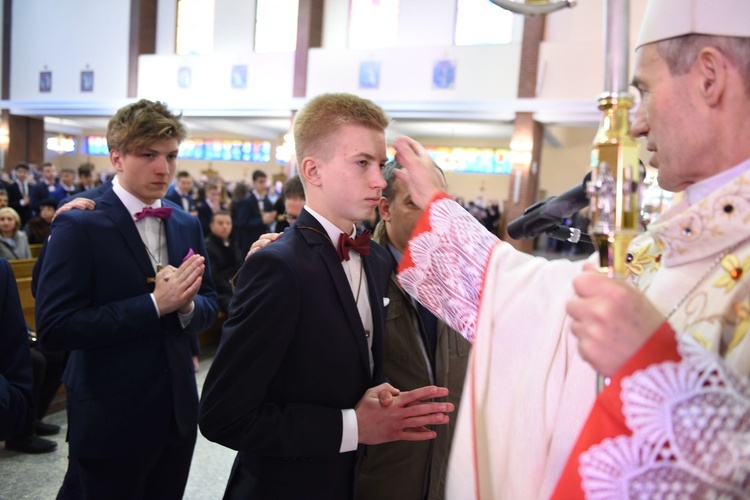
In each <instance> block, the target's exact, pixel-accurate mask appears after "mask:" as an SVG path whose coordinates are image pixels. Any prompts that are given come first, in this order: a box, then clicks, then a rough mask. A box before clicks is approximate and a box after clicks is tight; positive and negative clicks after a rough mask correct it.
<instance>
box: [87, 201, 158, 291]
mask: <svg viewBox="0 0 750 500" xmlns="http://www.w3.org/2000/svg"><path fill="white" fill-rule="evenodd" d="M97 203H98V204H99V205H100V206H101V207H102V210H104V211H105V213H106V214H107V217H109V219H110V220H111V221H112V222H113V223H114V225H115V227H117V229H118V230H119V231H120V233H122V236H123V239H124V240H125V244H126V246H127V247H128V248H129V249H130V252H131V253H132V254H133V258H134V259H135V261H136V262H137V263H138V266H139V267H140V268H141V270H142V271H143V274H144V275H145V276H147V277H149V276H153V275H154V266H153V265H152V264H151V260H150V258H149V256H148V252H146V247H144V246H143V240H142V239H141V234H140V233H139V232H138V229H136V227H135V222H134V221H133V218H132V217H131V216H130V213H129V212H128V210H127V209H126V208H125V205H123V204H122V202H121V201H120V198H118V197H117V195H116V194H115V192H114V191H113V190H110V191H108V192H106V193H104V194H103V195H102V196H101V198H99V200H98V201H97Z"/></svg>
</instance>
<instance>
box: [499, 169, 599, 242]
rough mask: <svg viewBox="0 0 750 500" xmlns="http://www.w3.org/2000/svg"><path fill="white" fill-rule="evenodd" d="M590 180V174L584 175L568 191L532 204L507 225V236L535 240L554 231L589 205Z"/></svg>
mask: <svg viewBox="0 0 750 500" xmlns="http://www.w3.org/2000/svg"><path fill="white" fill-rule="evenodd" d="M590 180H591V172H589V173H588V174H586V177H584V178H583V182H582V183H581V184H579V185H577V186H575V187H574V188H571V189H568V190H567V191H565V192H564V193H563V194H561V195H559V196H551V197H549V198H547V199H546V200H543V201H540V202H537V203H534V204H533V205H531V206H530V207H528V208H527V209H526V210H525V211H524V212H523V215H522V216H520V217H519V218H517V219H515V220H513V221H511V222H510V223H509V224H508V235H509V236H510V237H511V238H513V239H514V240H520V239H522V238H536V237H537V236H539V235H540V234H542V233H546V232H548V231H551V230H554V229H555V228H557V226H558V225H560V224H561V223H562V221H563V219H567V218H568V217H572V216H573V214H575V213H576V212H578V211H579V210H581V209H582V208H584V207H585V206H586V205H588V204H589V198H588V195H587V194H586V184H588V182H589V181H590Z"/></svg>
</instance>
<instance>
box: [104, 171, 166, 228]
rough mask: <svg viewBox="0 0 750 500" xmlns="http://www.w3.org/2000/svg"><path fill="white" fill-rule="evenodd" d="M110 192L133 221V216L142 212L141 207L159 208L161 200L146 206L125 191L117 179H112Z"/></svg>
mask: <svg viewBox="0 0 750 500" xmlns="http://www.w3.org/2000/svg"><path fill="white" fill-rule="evenodd" d="M112 190H113V191H114V192H115V194H116V195H117V197H118V198H120V201H121V202H122V204H123V205H125V208H126V209H127V210H128V212H129V213H130V216H131V217H133V220H135V214H137V213H138V212H140V211H141V210H143V207H147V206H148V207H152V208H160V207H161V200H156V201H154V202H153V203H152V204H151V205H146V204H145V203H143V202H142V201H141V200H139V199H138V198H136V197H135V196H134V195H132V194H130V193H129V192H128V191H126V190H125V188H124V187H122V186H121V185H120V183H119V182H117V177H115V178H114V179H112Z"/></svg>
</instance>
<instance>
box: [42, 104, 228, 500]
mask: <svg viewBox="0 0 750 500" xmlns="http://www.w3.org/2000/svg"><path fill="white" fill-rule="evenodd" d="M185 135H186V130H185V128H184V126H183V125H182V124H181V123H180V121H179V117H177V116H175V115H174V114H172V113H171V112H170V111H169V110H168V109H167V108H166V106H165V105H164V104H162V103H159V102H151V101H147V100H145V99H143V100H141V101H139V102H137V103H134V104H131V105H128V106H126V107H124V108H122V109H120V110H119V111H118V112H117V114H116V115H115V116H114V117H113V118H112V120H110V123H109V126H108V129H107V143H108V145H109V149H110V161H111V162H112V165H113V166H114V168H115V170H116V171H117V173H118V175H117V179H118V183H117V185H114V186H113V187H112V189H110V190H107V191H105V192H104V194H102V195H101V196H100V197H99V198H98V199H97V200H96V208H95V209H93V210H70V211H67V212H64V213H61V214H59V215H58V216H57V217H56V218H55V221H54V223H53V228H52V233H51V234H52V235H51V237H50V239H49V241H48V245H47V250H46V256H45V259H44V263H43V264H42V270H41V275H40V277H39V284H38V289H37V302H36V316H37V333H38V335H39V337H40V341H41V343H42V346H43V347H45V348H47V349H52V350H69V351H71V352H70V360H69V362H68V366H67V367H66V370H65V374H64V376H63V380H64V382H65V385H66V388H67V399H68V405H69V429H68V431H69V435H68V441H69V447H70V458H69V460H70V463H69V469H75V471H76V476H77V478H78V479H79V480H80V485H81V487H82V489H83V492H84V496H85V497H86V498H115V499H119V498H166V499H179V498H182V495H183V492H184V488H185V483H186V481H187V475H188V471H189V468H190V461H191V458H192V453H193V448H194V446H195V437H196V424H197V416H198V415H197V413H198V412H197V410H198V394H197V389H196V383H195V375H194V368H193V363H192V360H191V350H190V343H191V340H190V339H191V336H194V335H195V334H196V332H198V331H200V330H203V329H205V328H207V327H208V326H210V325H211V324H212V323H213V321H214V320H215V319H216V314H217V308H218V306H217V302H216V294H215V292H214V290H213V285H212V283H211V280H210V273H208V272H206V273H204V271H208V269H206V267H207V263H204V257H203V256H202V255H204V254H205V247H204V243H203V238H202V234H201V229H200V225H199V223H198V220H197V219H196V218H194V217H192V216H190V215H188V214H186V213H184V212H182V211H181V210H179V209H178V208H177V207H175V206H173V204H171V203H170V202H166V201H164V200H162V198H163V196H164V194H165V193H166V191H167V188H168V187H169V184H170V182H171V180H172V176H173V175H174V172H175V170H176V158H177V151H178V148H179V143H180V141H182V139H184V137H185ZM65 491H66V485H65V484H63V487H62V488H61V496H63V497H64V494H65Z"/></svg>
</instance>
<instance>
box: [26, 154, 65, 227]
mask: <svg viewBox="0 0 750 500" xmlns="http://www.w3.org/2000/svg"><path fill="white" fill-rule="evenodd" d="M40 171H41V175H40V177H39V180H38V181H37V183H36V184H34V185H33V186H32V187H31V211H32V213H34V214H36V215H38V214H39V204H40V203H41V202H42V201H44V200H48V199H49V198H50V197H51V196H52V193H54V192H55V190H56V189H57V186H58V185H59V184H58V181H57V168H56V167H55V166H54V165H53V164H52V163H49V162H47V163H42V165H41V167H40Z"/></svg>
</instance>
